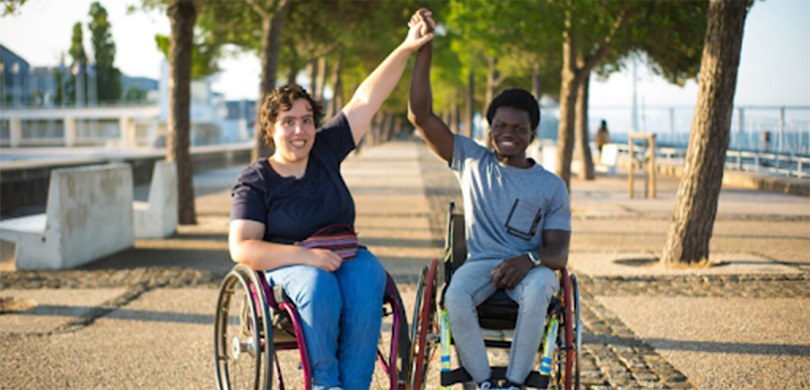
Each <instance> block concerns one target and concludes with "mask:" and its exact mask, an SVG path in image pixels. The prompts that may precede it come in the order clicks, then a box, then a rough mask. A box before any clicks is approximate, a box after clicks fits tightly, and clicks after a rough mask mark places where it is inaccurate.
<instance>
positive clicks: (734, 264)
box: [568, 252, 801, 276]
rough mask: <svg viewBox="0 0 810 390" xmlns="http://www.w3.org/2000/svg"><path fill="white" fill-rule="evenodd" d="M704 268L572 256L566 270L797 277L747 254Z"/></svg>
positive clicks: (615, 256)
mask: <svg viewBox="0 0 810 390" xmlns="http://www.w3.org/2000/svg"><path fill="white" fill-rule="evenodd" d="M712 257H713V259H714V261H716V262H717V263H716V264H715V265H712V266H710V267H706V268H667V267H665V266H663V265H661V264H660V263H659V262H658V261H657V258H656V257H655V256H654V255H650V254H649V253H581V252H574V253H571V255H570V256H569V259H568V264H569V267H570V268H571V269H572V270H573V271H575V272H576V273H578V274H583V275H589V276H654V275H673V276H674V275H749V274H779V275H783V274H800V273H801V271H800V270H798V269H797V268H795V267H791V266H787V265H784V264H781V263H778V262H774V261H770V260H767V259H764V258H762V257H759V256H756V255H752V254H747V253H717V254H714V255H713V256H712Z"/></svg>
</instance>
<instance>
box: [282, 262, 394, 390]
mask: <svg viewBox="0 0 810 390" xmlns="http://www.w3.org/2000/svg"><path fill="white" fill-rule="evenodd" d="M266 276H267V280H268V282H269V283H270V284H271V285H273V286H281V287H282V288H284V291H285V292H286V293H287V295H288V296H289V297H290V298H291V299H292V300H293V302H295V305H296V306H297V308H298V314H299V315H300V316H301V322H302V325H303V330H304V336H305V337H306V341H307V352H308V353H309V360H310V364H311V366H312V383H313V389H315V390H317V389H329V388H332V387H342V388H344V389H346V390H355V389H358V390H359V389H363V390H365V389H368V388H369V386H370V385H371V376H372V375H373V373H374V364H375V360H376V357H377V340H378V339H379V335H380V326H381V324H382V303H383V293H384V291H385V282H386V276H385V269H383V267H382V264H380V262H379V260H377V257H376V256H374V254H372V253H371V252H369V251H368V250H367V249H365V248H360V250H359V251H358V252H357V257H356V258H354V259H352V260H349V261H346V262H344V263H343V264H342V265H341V266H340V268H338V270H337V271H335V272H327V271H324V270H322V269H320V268H316V267H311V266H307V265H292V266H287V267H282V268H278V269H275V270H272V271H268V272H266Z"/></svg>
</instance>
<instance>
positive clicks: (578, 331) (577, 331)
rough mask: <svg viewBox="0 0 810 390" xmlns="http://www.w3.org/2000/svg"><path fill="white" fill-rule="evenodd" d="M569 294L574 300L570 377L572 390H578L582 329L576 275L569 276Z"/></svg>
mask: <svg viewBox="0 0 810 390" xmlns="http://www.w3.org/2000/svg"><path fill="white" fill-rule="evenodd" d="M571 292H572V295H573V298H574V307H573V309H574V323H573V325H574V332H573V333H574V346H575V347H576V350H575V351H574V361H573V363H574V367H573V369H572V371H573V372H572V373H571V374H572V377H573V380H574V389H579V378H580V374H579V355H580V353H582V328H581V322H580V311H579V298H580V297H579V280H577V277H576V275H571Z"/></svg>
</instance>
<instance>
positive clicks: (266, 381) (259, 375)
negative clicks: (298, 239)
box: [214, 265, 412, 390]
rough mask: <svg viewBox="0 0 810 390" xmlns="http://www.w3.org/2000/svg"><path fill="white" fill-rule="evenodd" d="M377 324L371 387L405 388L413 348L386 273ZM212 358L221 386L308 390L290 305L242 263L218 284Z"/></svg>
mask: <svg viewBox="0 0 810 390" xmlns="http://www.w3.org/2000/svg"><path fill="white" fill-rule="evenodd" d="M382 326H383V330H382V332H380V338H379V342H378V344H379V346H378V350H377V357H378V359H377V361H378V362H379V364H378V365H377V367H376V370H375V372H374V378H373V382H372V387H373V388H390V389H397V390H402V389H406V388H407V383H408V371H409V369H410V367H411V364H410V360H409V359H410V352H411V350H412V349H411V346H410V339H409V338H408V337H409V335H408V333H407V330H406V329H407V327H408V325H407V318H406V316H405V310H404V306H403V305H402V299H401V297H400V295H399V291H398V290H397V287H396V284H394V281H393V280H392V279H391V276H390V275H388V276H387V283H386V288H385V295H384V298H383V325H382ZM292 350H297V351H298V356H297V357H296V356H294V355H293V356H285V357H284V359H279V356H278V355H279V353H280V352H281V351H292ZM214 358H215V368H216V380H217V388H219V389H221V390H223V389H273V388H275V389H284V388H285V384H286V386H289V387H291V388H294V389H300V388H304V389H311V388H312V373H311V367H310V363H309V358H308V356H307V348H306V338H305V337H304V333H303V330H302V328H301V320H300V317H299V315H298V312H297V311H296V308H295V306H294V305H293V304H292V302H291V301H290V299H289V298H288V297H287V296H286V295H285V294H284V292H283V291H282V290H281V289H280V288H273V287H270V286H269V284H268V283H267V280H266V279H265V277H264V275H263V273H261V272H256V271H253V270H251V269H249V268H247V267H245V266H242V265H236V266H235V267H234V268H233V269H232V270H231V271H230V273H229V274H228V275H227V276H226V277H225V279H224V280H223V281H222V284H221V287H220V291H219V298H218V300H217V309H216V316H215V320H214ZM281 360H283V361H284V363H285V367H282V362H281ZM290 363H292V364H290ZM293 376H300V377H301V379H300V381H299V380H296V381H293V380H291V379H290V377H293ZM285 379H286V380H288V382H285Z"/></svg>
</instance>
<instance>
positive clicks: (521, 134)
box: [408, 11, 571, 389]
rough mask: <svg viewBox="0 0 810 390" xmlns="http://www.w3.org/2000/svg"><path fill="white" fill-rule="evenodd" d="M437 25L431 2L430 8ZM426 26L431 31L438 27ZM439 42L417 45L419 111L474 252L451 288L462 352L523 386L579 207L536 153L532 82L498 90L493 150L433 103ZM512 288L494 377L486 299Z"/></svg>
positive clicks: (491, 113)
mask: <svg viewBox="0 0 810 390" xmlns="http://www.w3.org/2000/svg"><path fill="white" fill-rule="evenodd" d="M422 17H424V18H425V19H427V20H428V21H429V23H426V25H428V26H434V25H435V23H434V22H433V20H432V18H431V16H430V12H429V11H428V12H423V13H422ZM428 32H429V31H423V32H422V33H428ZM431 55H432V44H431V43H428V44H426V45H425V46H422V48H421V49H420V50H419V52H418V53H417V57H416V64H415V66H414V70H413V77H412V79H411V87H410V88H411V89H410V105H409V113H408V114H409V115H408V117H409V119H410V121H411V122H412V123H413V124H414V126H416V128H417V130H418V131H419V132H420V134H421V135H422V136H423V138H424V139H425V141H426V142H427V144H428V146H429V147H430V149H431V150H432V151H433V152H434V153H436V154H437V155H438V156H439V157H441V158H442V159H443V160H445V161H447V162H448V164H449V166H450V169H452V170H453V171H454V172H455V174H456V176H457V178H458V180H459V183H460V186H461V190H462V195H463V199H464V216H465V224H466V226H465V233H466V237H467V248H468V252H469V253H468V257H467V260H466V261H465V263H464V265H463V266H461V267H460V268H459V269H457V270H456V271H455V273H454V274H453V278H452V280H451V282H450V285H449V286H448V288H447V291H446V294H445V306H446V308H447V311H448V314H449V318H450V327H451V329H452V331H453V335H454V338H455V340H456V348H457V351H458V353H459V355H460V358H461V362H462V364H463V366H464V368H465V369H466V370H467V372H468V373H469V374H470V376H471V377H472V378H473V380H474V381H475V382H476V383H478V385H479V388H480V389H496V388H501V389H520V387H521V386H522V384H523V382H524V381H525V380H526V377H527V376H528V374H529V372H530V371H531V368H532V363H533V362H534V358H535V353H536V352H537V350H538V348H539V346H540V343H541V341H542V339H543V328H542V325H538V324H542V323H543V319H544V318H545V316H546V309H547V308H548V305H549V302H550V301H551V298H552V296H553V295H554V293H555V292H556V291H557V290H559V282H558V280H557V277H556V275H555V273H554V271H553V270H557V269H561V268H563V267H565V265H566V262H567V260H568V245H569V241H570V236H571V233H570V231H571V211H570V208H569V205H568V192H567V190H566V187H565V184H564V183H563V181H562V180H560V179H559V178H558V177H557V176H555V175H554V174H552V173H550V172H548V171H546V170H545V169H543V167H542V166H540V165H539V164H537V163H536V162H535V161H534V160H532V159H530V158H527V157H526V148H527V147H528V146H529V144H530V143H531V142H532V140H534V137H535V129H536V128H537V125H538V124H539V122H540V110H539V106H538V103H537V100H536V99H535V98H534V96H532V95H531V94H530V93H529V92H528V91H526V90H523V89H509V90H506V91H503V92H502V93H501V94H499V95H498V96H497V97H495V98H494V99H493V100H492V102H491V103H490V105H489V108H488V110H487V115H486V116H487V121H488V122H489V124H490V128H491V131H490V133H489V137H490V138H491V141H492V146H493V150H491V151H490V150H487V149H485V148H484V147H482V146H480V145H478V144H477V143H476V142H475V141H473V140H471V139H469V138H467V137H463V136H461V135H454V134H453V133H452V132H451V131H450V130H449V129H448V127H447V125H446V124H445V123H444V122H443V121H442V120H441V118H439V117H438V116H436V115H435V114H434V113H433V112H432V92H431V88H430V62H431ZM496 289H504V290H505V291H506V293H507V294H508V295H509V297H510V298H512V299H513V300H515V301H516V302H517V303H518V304H519V305H520V310H519V312H518V318H517V326H516V328H515V332H514V339H513V340H512V347H511V350H510V353H509V367H508V369H507V372H506V382H505V383H503V384H500V385H499V384H496V383H494V381H493V379H492V378H491V375H492V372H491V369H490V366H489V362H488V359H487V353H486V347H485V345H484V340H483V336H482V334H481V329H480V327H479V325H478V318H477V313H476V310H475V308H476V306H478V305H479V304H480V303H482V302H483V301H484V300H486V298H488V297H489V296H490V295H492V294H493V293H494V292H495V291H496Z"/></svg>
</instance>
